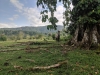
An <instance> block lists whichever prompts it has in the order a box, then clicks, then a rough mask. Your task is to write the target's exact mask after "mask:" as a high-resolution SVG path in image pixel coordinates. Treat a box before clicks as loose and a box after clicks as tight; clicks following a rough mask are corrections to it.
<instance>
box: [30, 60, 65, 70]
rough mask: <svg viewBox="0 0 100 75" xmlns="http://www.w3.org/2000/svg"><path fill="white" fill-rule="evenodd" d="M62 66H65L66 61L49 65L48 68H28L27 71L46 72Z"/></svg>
mask: <svg viewBox="0 0 100 75" xmlns="http://www.w3.org/2000/svg"><path fill="white" fill-rule="evenodd" d="M63 64H67V61H63V62H59V63H57V64H54V65H50V66H43V67H40V66H38V67H33V68H29V70H31V71H34V70H48V69H51V68H57V67H60V66H61V65H63Z"/></svg>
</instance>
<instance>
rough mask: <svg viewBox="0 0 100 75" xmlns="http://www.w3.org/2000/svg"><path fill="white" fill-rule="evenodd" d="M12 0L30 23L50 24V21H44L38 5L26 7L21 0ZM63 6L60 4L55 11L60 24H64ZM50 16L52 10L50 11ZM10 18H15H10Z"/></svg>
mask: <svg viewBox="0 0 100 75" xmlns="http://www.w3.org/2000/svg"><path fill="white" fill-rule="evenodd" d="M10 2H11V3H12V4H13V5H14V6H15V7H16V8H17V9H18V11H19V12H20V13H21V14H23V15H24V16H25V17H26V18H27V19H28V21H29V23H30V25H33V26H43V25H48V24H50V23H49V22H46V23H42V21H41V18H40V17H41V15H40V10H39V9H38V8H37V7H34V8H29V7H25V6H24V4H22V3H20V2H19V0H10ZM63 10H64V8H63V6H62V5H59V6H58V7H57V11H56V12H55V16H56V17H57V19H58V20H59V22H58V23H57V24H58V25H63V24H62V22H63ZM48 15H49V16H50V12H49V13H48ZM9 20H14V18H9Z"/></svg>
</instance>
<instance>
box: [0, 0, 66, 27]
mask: <svg viewBox="0 0 100 75" xmlns="http://www.w3.org/2000/svg"><path fill="white" fill-rule="evenodd" d="M36 1H37V0H0V28H15V27H22V26H45V25H49V24H50V23H49V22H46V23H42V21H41V15H40V10H41V8H37V6H36ZM63 11H64V8H63V6H62V5H61V4H59V5H58V6H57V11H56V12H55V16H56V17H57V19H58V20H59V22H58V23H57V25H63V24H62V22H63V14H62V13H63ZM49 15H50V13H49Z"/></svg>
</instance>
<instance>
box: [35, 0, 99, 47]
mask: <svg viewBox="0 0 100 75" xmlns="http://www.w3.org/2000/svg"><path fill="white" fill-rule="evenodd" d="M58 2H62V4H63V6H64V8H65V12H64V19H65V21H64V22H63V24H64V26H66V25H67V26H68V32H69V33H70V34H71V35H73V38H72V41H71V43H72V44H74V45H79V42H80V44H81V45H82V46H83V45H84V44H86V46H88V47H91V45H92V44H96V45H97V44H98V43H100V39H99V38H100V0H52V1H51V0H37V6H40V5H41V6H42V8H43V10H42V11H41V14H42V22H46V21H47V20H48V21H49V22H51V24H52V27H53V28H54V29H56V23H57V22H58V20H57V18H56V17H54V12H55V11H56V7H57V3H58ZM71 3H72V5H73V6H74V8H73V9H72V10H71V8H70V4H71ZM49 11H50V12H51V17H50V18H48V15H47V13H48V12H49ZM50 27H51V26H50ZM52 27H51V28H52Z"/></svg>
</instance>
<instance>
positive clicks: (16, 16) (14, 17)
mask: <svg viewBox="0 0 100 75" xmlns="http://www.w3.org/2000/svg"><path fill="white" fill-rule="evenodd" d="M18 17H19V15H13V17H12V18H8V19H9V20H11V21H14V20H16V19H17V18H18Z"/></svg>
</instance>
